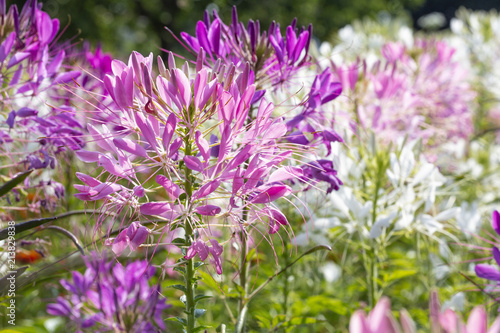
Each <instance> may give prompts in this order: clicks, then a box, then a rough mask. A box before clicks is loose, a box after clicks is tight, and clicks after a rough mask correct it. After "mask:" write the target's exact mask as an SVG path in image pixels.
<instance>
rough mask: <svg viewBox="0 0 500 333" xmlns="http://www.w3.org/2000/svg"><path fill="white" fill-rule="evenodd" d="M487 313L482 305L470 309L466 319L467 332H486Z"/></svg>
mask: <svg viewBox="0 0 500 333" xmlns="http://www.w3.org/2000/svg"><path fill="white" fill-rule="evenodd" d="M487 318H488V316H487V314H486V311H485V310H484V308H483V307H481V306H476V307H475V308H474V309H472V312H471V314H470V315H469V318H468V320H467V332H468V333H472V332H474V333H486V330H487V329H488V321H487Z"/></svg>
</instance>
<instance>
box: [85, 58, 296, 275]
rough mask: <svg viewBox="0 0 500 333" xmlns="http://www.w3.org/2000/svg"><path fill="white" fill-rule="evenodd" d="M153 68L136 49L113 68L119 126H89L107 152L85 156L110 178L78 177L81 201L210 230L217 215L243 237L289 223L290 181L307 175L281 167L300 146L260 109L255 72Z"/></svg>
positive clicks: (110, 84) (266, 106)
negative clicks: (278, 203)
mask: <svg viewBox="0 0 500 333" xmlns="http://www.w3.org/2000/svg"><path fill="white" fill-rule="evenodd" d="M152 61H153V58H152V55H150V56H149V57H143V56H141V55H140V54H138V53H136V52H134V53H133V54H132V55H131V56H130V59H129V63H128V65H127V64H125V63H123V62H120V61H118V60H114V61H113V62H112V68H113V75H107V76H106V77H105V79H104V84H105V86H106V89H107V91H108V92H109V94H110V96H111V98H112V99H113V101H114V103H115V104H116V105H117V107H118V108H119V109H116V110H112V111H111V113H113V116H112V117H111V116H110V118H109V119H113V122H111V123H108V124H101V125H97V126H94V125H91V124H89V125H88V131H89V133H90V134H91V135H92V137H93V139H94V141H95V143H96V144H97V145H98V146H99V147H100V148H101V149H102V152H100V151H86V150H79V151H78V152H77V156H78V157H79V158H80V159H81V160H83V161H84V162H88V163H92V162H97V163H98V165H99V166H100V167H102V168H103V171H105V172H107V174H108V176H107V179H105V181H101V180H99V179H96V178H94V177H91V176H89V175H85V174H80V173H79V174H77V176H78V178H79V179H80V180H81V181H82V182H83V183H84V185H75V187H76V188H77V189H78V190H79V191H80V193H78V194H77V195H76V196H77V197H78V198H80V199H82V200H87V201H95V200H99V199H105V208H104V209H106V210H110V209H113V211H114V212H126V213H127V214H130V215H132V216H136V217H137V220H138V221H142V222H146V221H153V220H151V218H152V217H153V218H156V219H158V218H159V219H160V220H162V221H166V222H167V223H168V224H169V227H172V225H175V224H181V225H183V224H185V223H186V221H187V222H188V223H189V224H190V225H191V227H192V228H193V229H197V228H199V227H201V228H202V229H206V227H207V226H209V225H210V224H209V222H210V221H211V218H210V217H213V216H217V217H218V218H219V219H220V220H221V221H229V222H231V223H229V225H228V226H230V227H235V228H236V229H237V230H239V229H241V228H242V227H243V226H245V227H246V226H252V227H253V226H255V225H257V224H260V223H265V224H267V225H269V226H274V227H272V228H271V227H269V230H277V226H279V225H283V224H286V218H284V216H283V215H282V214H281V213H279V211H278V210H277V209H276V208H273V206H272V202H273V201H275V200H276V199H279V198H281V197H284V196H287V195H289V194H290V193H291V188H290V186H288V185H287V184H286V183H285V181H286V180H287V179H291V178H296V177H299V176H302V174H303V172H302V170H301V169H300V168H296V167H281V166H280V165H281V163H282V162H283V161H284V160H286V159H287V158H289V157H290V156H291V155H292V153H293V150H292V148H293V147H290V146H287V145H285V144H279V143H278V142H277V140H278V139H280V138H281V137H283V135H284V134H285V133H286V130H287V129H286V125H285V123H284V121H283V120H282V119H281V118H273V117H271V113H272V111H273V105H272V104H270V103H268V102H266V101H265V99H262V100H260V102H257V103H255V104H252V101H253V99H254V96H255V86H254V85H253V84H249V82H248V80H249V79H248V76H246V74H245V73H242V74H240V75H237V76H234V77H233V76H232V75H233V74H231V75H230V73H226V74H225V73H224V71H223V70H222V71H220V72H218V71H216V70H209V69H207V68H197V70H196V74H194V75H190V70H189V66H184V67H183V70H181V69H179V68H177V67H176V66H175V61H174V59H173V57H172V56H171V57H170V58H169V68H168V69H166V67H165V65H164V64H163V61H162V60H161V58H158V67H159V69H160V74H159V75H157V76H156V77H154V76H153V72H152V65H153V64H152ZM199 63H200V62H199ZM254 105H255V109H256V110H255V115H254V116H253V117H252V118H250V117H249V115H248V114H249V111H250V110H251V109H253V107H254ZM117 128H120V130H119V131H117V130H116V129H117ZM209 141H210V142H211V143H209ZM158 198H161V200H158ZM262 206H263V207H262ZM266 220H268V221H269V222H265V221H266ZM274 221H276V222H277V223H274ZM243 224H244V225H243ZM138 225H140V224H139V223H138ZM161 230H163V229H160V231H159V230H158V229H154V228H153V229H152V230H150V232H151V233H154V232H159V233H162V232H163V231H161ZM205 231H206V230H205ZM141 239H143V240H145V238H141ZM121 241H122V238H120V237H117V238H116V239H115V240H114V242H115V243H117V242H121ZM196 244H198V243H196ZM219 252H220V251H211V253H212V254H213V255H214V256H217V255H218V253H219ZM198 253H200V252H198ZM205 257H206V256H205ZM217 271H218V272H220V267H217Z"/></svg>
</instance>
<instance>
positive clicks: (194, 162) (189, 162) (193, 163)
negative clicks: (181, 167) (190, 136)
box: [184, 156, 203, 172]
mask: <svg viewBox="0 0 500 333" xmlns="http://www.w3.org/2000/svg"><path fill="white" fill-rule="evenodd" d="M184 163H185V164H186V167H187V168H188V169H190V170H193V171H198V172H202V171H203V164H202V163H201V162H200V160H199V159H198V157H196V156H184Z"/></svg>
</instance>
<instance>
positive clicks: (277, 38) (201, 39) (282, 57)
mask: <svg viewBox="0 0 500 333" xmlns="http://www.w3.org/2000/svg"><path fill="white" fill-rule="evenodd" d="M181 37H182V39H184V41H185V43H186V44H187V45H188V47H189V48H190V49H192V50H193V51H194V52H195V53H199V52H200V50H203V51H204V52H206V53H207V54H208V57H209V58H210V60H211V62H212V63H216V60H218V59H219V60H221V61H222V63H224V64H225V65H226V66H229V65H231V64H234V65H235V66H236V68H237V69H238V70H239V71H240V72H242V71H243V68H244V66H245V64H247V63H248V64H250V68H251V70H252V75H253V76H254V77H255V81H256V83H257V86H258V88H262V87H264V84H267V85H269V86H270V88H271V89H274V88H273V87H272V86H274V85H277V84H282V83H284V82H286V81H287V80H289V79H290V77H292V75H293V74H294V73H295V72H297V70H299V69H300V68H302V67H303V66H304V65H307V64H309V63H308V61H309V56H308V52H309V44H310V42H311V38H312V25H309V27H308V28H307V29H306V28H304V27H302V28H301V29H300V30H299V29H297V27H296V20H294V21H293V22H292V23H291V24H290V25H289V26H287V28H286V29H285V34H284V36H283V35H282V34H281V31H280V26H279V24H277V23H275V22H273V23H272V24H271V26H270V27H269V30H268V31H264V32H261V30H260V23H259V21H253V20H250V21H249V22H248V24H247V25H245V24H243V23H242V22H239V21H238V14H237V11H236V7H233V12H232V22H231V24H230V25H226V24H224V23H223V22H222V20H221V19H220V17H219V16H218V15H217V12H215V11H214V12H213V19H212V20H211V19H210V14H209V13H208V12H205V17H204V19H203V20H202V21H199V22H198V23H197V25H196V35H195V36H191V35H189V34H187V33H185V32H182V33H181Z"/></svg>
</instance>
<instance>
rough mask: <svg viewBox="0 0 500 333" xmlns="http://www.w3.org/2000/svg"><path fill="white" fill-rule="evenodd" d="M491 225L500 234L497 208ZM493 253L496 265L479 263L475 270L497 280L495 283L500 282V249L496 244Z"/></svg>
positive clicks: (489, 278) (485, 277)
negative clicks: (499, 267)
mask: <svg viewBox="0 0 500 333" xmlns="http://www.w3.org/2000/svg"><path fill="white" fill-rule="evenodd" d="M491 226H492V228H493V230H495V232H496V233H497V235H500V214H499V213H498V211H496V210H495V211H494V212H493V216H492V219H491ZM492 254H493V259H495V263H496V265H488V264H478V265H476V267H475V271H476V275H477V276H478V277H480V278H483V279H487V280H490V281H495V283H496V284H498V283H499V282H500V271H499V270H498V266H500V250H499V249H498V248H497V247H496V246H494V247H493V249H492Z"/></svg>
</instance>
